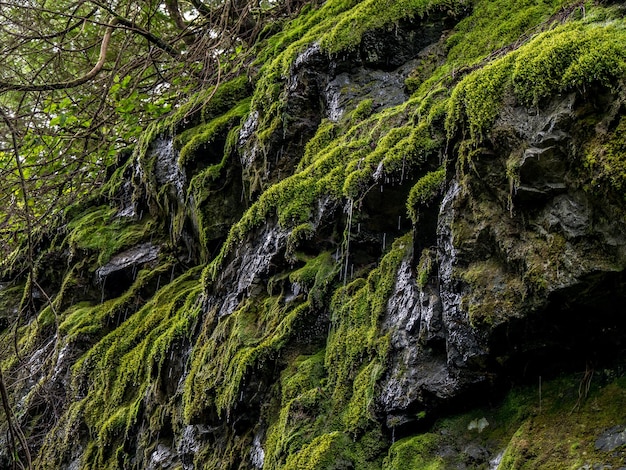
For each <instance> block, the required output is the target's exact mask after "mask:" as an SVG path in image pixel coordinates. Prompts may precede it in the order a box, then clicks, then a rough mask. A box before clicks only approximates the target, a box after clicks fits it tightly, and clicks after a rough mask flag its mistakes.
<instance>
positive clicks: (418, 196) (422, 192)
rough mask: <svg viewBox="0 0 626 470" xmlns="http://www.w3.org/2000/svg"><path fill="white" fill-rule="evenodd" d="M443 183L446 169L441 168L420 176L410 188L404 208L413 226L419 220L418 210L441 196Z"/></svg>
mask: <svg viewBox="0 0 626 470" xmlns="http://www.w3.org/2000/svg"><path fill="white" fill-rule="evenodd" d="M445 181H446V169H445V168H444V167H441V168H439V169H438V170H436V171H431V172H429V173H427V174H426V175H424V176H422V177H421V178H420V179H419V180H418V181H417V183H415V185H414V186H413V187H412V188H411V192H409V197H408V199H407V202H406V206H407V211H408V213H409V217H411V220H412V221H413V223H414V224H417V222H418V219H419V208H420V207H421V206H424V205H427V204H428V203H429V202H431V201H432V200H433V199H434V198H436V197H437V196H438V195H439V194H441V191H442V189H443V186H444V184H445Z"/></svg>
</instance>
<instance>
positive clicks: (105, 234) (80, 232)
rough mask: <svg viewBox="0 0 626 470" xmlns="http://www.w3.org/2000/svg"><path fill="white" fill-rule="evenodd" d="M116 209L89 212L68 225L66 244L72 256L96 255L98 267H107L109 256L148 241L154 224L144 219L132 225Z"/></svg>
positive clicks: (102, 207)
mask: <svg viewBox="0 0 626 470" xmlns="http://www.w3.org/2000/svg"><path fill="white" fill-rule="evenodd" d="M116 214H117V209H115V208H112V207H109V206H100V207H96V208H92V209H89V210H87V211H86V212H84V213H83V214H81V215H79V216H77V217H76V218H74V219H73V220H72V221H70V222H69V223H68V225H67V230H68V235H67V238H66V243H67V244H68V245H69V247H70V250H72V252H77V251H79V250H87V251H91V252H93V253H95V254H96V263H97V265H98V266H103V265H104V264H106V263H107V262H108V261H109V260H110V258H111V256H113V255H114V254H116V253H118V252H119V251H121V250H123V249H124V248H129V247H131V246H134V245H137V244H138V243H141V242H142V241H144V240H146V239H148V238H150V234H151V232H152V230H154V228H155V225H154V222H153V221H152V220H151V219H150V218H145V219H143V220H142V221H140V222H134V221H131V220H129V219H127V218H124V217H117V216H116Z"/></svg>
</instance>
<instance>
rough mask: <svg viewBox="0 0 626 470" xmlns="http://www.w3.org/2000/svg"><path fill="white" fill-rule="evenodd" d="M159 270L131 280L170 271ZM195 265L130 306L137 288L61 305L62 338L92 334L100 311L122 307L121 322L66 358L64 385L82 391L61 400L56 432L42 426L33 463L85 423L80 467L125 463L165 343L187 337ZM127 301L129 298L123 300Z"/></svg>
mask: <svg viewBox="0 0 626 470" xmlns="http://www.w3.org/2000/svg"><path fill="white" fill-rule="evenodd" d="M169 271H170V269H169V267H168V266H163V267H162V269H161V270H159V269H155V270H153V271H151V272H145V273H143V274H140V276H139V278H138V281H137V282H142V281H141V279H144V278H145V277H146V276H153V277H154V276H158V275H160V274H165V273H169ZM197 274H198V270H197V269H196V270H193V269H192V270H190V271H189V272H188V273H186V274H185V275H183V276H181V277H179V278H178V279H176V280H174V281H173V282H171V283H170V284H168V285H166V286H165V287H163V288H162V289H160V290H159V291H158V292H157V294H156V295H155V296H154V297H153V298H152V299H150V300H148V301H147V302H146V303H145V305H143V306H142V307H140V308H138V309H136V311H133V307H135V308H137V307H136V306H135V305H133V304H134V302H129V300H130V298H133V300H134V301H135V300H137V299H136V294H137V292H136V289H132V288H131V290H130V292H129V293H127V294H125V296H124V297H122V298H120V299H114V300H111V301H109V302H106V303H104V304H100V305H97V306H92V307H90V306H89V305H85V304H83V305H77V306H75V307H73V308H72V309H70V310H69V311H68V312H67V315H66V317H65V319H64V320H63V321H62V323H61V326H60V330H61V331H62V332H64V333H65V334H66V335H67V338H68V340H70V341H71V340H72V338H77V337H78V336H79V335H80V336H81V337H82V338H83V339H84V338H85V335H89V334H93V332H94V331H97V328H96V330H94V329H93V328H94V325H95V324H96V323H97V322H98V321H100V322H101V321H102V319H103V318H107V317H109V318H110V317H115V316H116V315H122V313H123V309H125V310H126V312H127V315H128V317H127V318H126V317H125V316H124V317H122V318H123V320H122V318H119V319H118V321H121V323H120V325H119V326H118V327H117V328H115V329H114V330H113V331H111V332H110V333H108V334H107V335H106V336H104V337H103V338H102V339H100V340H99V341H98V342H97V343H96V344H95V345H94V346H93V347H91V348H90V349H89V351H88V352H87V353H86V354H85V355H84V356H82V357H81V358H80V359H79V360H78V361H77V362H76V363H75V365H74V366H73V369H72V374H73V376H72V385H71V391H72V393H73V394H74V395H79V394H80V393H82V392H81V390H83V391H84V390H89V393H88V394H87V395H86V396H85V397H84V398H82V399H81V400H80V401H78V402H77V403H76V406H72V407H70V408H68V409H67V410H66V411H65V413H64V414H63V415H62V416H61V418H60V420H59V422H58V423H57V425H56V427H55V428H56V430H57V432H58V433H59V435H56V434H49V435H48V436H47V438H46V441H44V444H43V446H42V448H41V451H40V453H39V455H38V457H37V459H38V460H37V461H38V462H40V463H43V462H46V465H48V464H49V465H56V464H57V463H58V464H60V463H61V462H63V461H64V458H65V456H66V455H68V454H69V453H70V451H71V449H69V448H68V447H66V446H63V445H59V444H60V443H63V442H66V443H67V445H73V441H72V438H71V437H70V436H71V435H72V434H73V433H75V432H76V431H75V430H76V429H77V428H84V427H86V428H87V429H88V430H89V433H90V435H91V436H92V439H91V441H90V445H89V447H88V448H87V449H86V451H85V455H84V457H83V459H82V461H81V468H93V467H98V468H111V469H114V468H125V467H126V466H127V465H128V464H129V462H130V460H131V458H133V457H134V454H133V456H131V455H129V454H127V453H126V451H125V450H124V442H126V441H127V440H128V439H130V438H132V437H133V436H131V435H130V433H131V432H132V429H133V426H134V425H135V424H136V423H137V421H138V420H139V419H140V417H141V413H142V410H143V409H144V407H145V406H146V403H147V402H148V401H149V400H150V399H151V398H150V397H151V396H152V394H153V393H158V387H159V385H158V384H159V383H160V382H159V380H160V378H161V376H162V374H166V373H167V371H163V370H162V366H163V364H164V363H165V361H166V359H167V357H168V355H169V352H170V351H171V348H173V347H175V346H176V344H178V343H179V342H181V341H182V340H183V339H184V338H188V337H189V335H190V333H191V331H192V328H193V326H194V325H195V322H196V320H197V316H198V314H199V312H200V304H199V302H198V296H199V294H200V290H201V284H200V283H199V281H198V279H197ZM136 284H137V283H136ZM129 303H130V304H131V305H129Z"/></svg>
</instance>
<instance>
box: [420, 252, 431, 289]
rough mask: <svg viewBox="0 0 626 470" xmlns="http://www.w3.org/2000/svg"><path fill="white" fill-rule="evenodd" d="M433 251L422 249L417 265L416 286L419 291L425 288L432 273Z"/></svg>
mask: <svg viewBox="0 0 626 470" xmlns="http://www.w3.org/2000/svg"><path fill="white" fill-rule="evenodd" d="M433 251H434V250H430V249H428V248H426V249H424V250H423V251H422V255H421V256H420V260H419V263H418V264H417V285H418V286H419V287H420V288H421V289H423V288H424V287H426V284H428V281H429V280H430V276H431V275H432V272H433V268H434V261H435V253H434V252H433Z"/></svg>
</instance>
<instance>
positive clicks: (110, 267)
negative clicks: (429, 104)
mask: <svg viewBox="0 0 626 470" xmlns="http://www.w3.org/2000/svg"><path fill="white" fill-rule="evenodd" d="M159 251H160V250H159V247H158V246H156V245H153V244H152V243H143V244H141V245H137V246H135V247H133V248H130V249H128V250H126V251H123V252H122V253H118V254H117V255H115V256H113V257H112V258H111V260H110V261H109V262H108V263H107V264H105V265H104V266H101V267H100V268H98V269H97V270H96V279H97V280H98V282H100V283H101V282H103V281H104V280H105V279H106V278H107V276H109V275H110V274H112V273H115V272H118V271H124V270H127V269H137V268H138V267H139V266H141V265H144V264H147V263H151V262H153V261H156V259H157V258H158V256H159Z"/></svg>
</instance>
